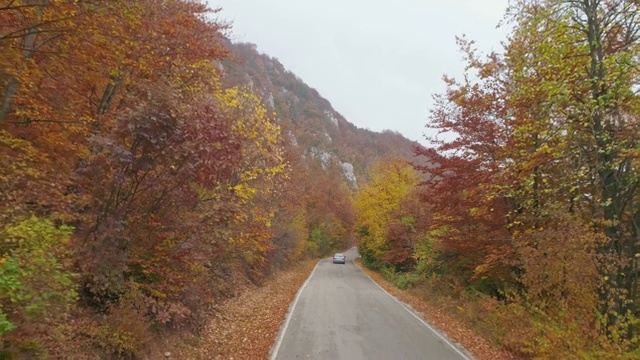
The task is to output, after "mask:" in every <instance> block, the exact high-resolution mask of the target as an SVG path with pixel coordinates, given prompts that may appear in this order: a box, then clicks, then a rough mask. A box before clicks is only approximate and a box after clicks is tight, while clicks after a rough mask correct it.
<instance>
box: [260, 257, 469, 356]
mask: <svg viewBox="0 0 640 360" xmlns="http://www.w3.org/2000/svg"><path fill="white" fill-rule="evenodd" d="M345 254H346V256H347V263H346V264H345V265H340V264H333V263H332V261H331V259H324V260H321V261H320V262H319V263H318V265H317V266H316V268H315V269H314V271H313V272H312V273H311V275H310V276H309V279H308V280H307V282H306V283H305V285H303V287H302V289H301V290H300V291H299V292H298V296H297V297H296V299H295V300H294V302H293V304H292V310H291V312H290V313H289V315H288V317H287V320H286V321H285V323H284V325H283V328H282V329H281V331H280V337H279V338H278V341H277V342H276V344H275V345H274V347H273V348H272V353H271V359H350V360H352V359H353V360H357V359H385V360H386V359H438V360H440V359H466V360H468V359H471V356H470V355H468V354H467V352H466V351H464V350H462V349H460V348H459V347H457V346H456V345H454V344H453V343H451V342H450V341H449V340H447V339H446V338H445V337H444V336H443V335H441V334H439V333H438V332H437V331H436V330H435V329H433V328H432V327H431V326H430V325H428V324H427V323H426V322H424V320H422V319H421V318H420V317H419V316H418V315H416V314H415V313H414V312H412V311H411V310H409V309H408V308H406V307H405V306H404V305H403V304H401V303H400V302H398V301H397V300H396V299H395V298H393V297H392V296H391V295H389V294H388V293H387V292H386V291H384V290H383V289H382V288H381V287H379V286H378V285H377V284H376V283H375V282H373V280H371V279H370V278H369V277H368V276H367V275H366V274H365V273H363V272H362V270H360V269H359V268H358V267H357V266H356V265H355V264H354V263H353V259H354V258H355V257H356V256H357V252H356V250H355V248H354V249H351V250H349V251H347V252H346V253H345Z"/></svg>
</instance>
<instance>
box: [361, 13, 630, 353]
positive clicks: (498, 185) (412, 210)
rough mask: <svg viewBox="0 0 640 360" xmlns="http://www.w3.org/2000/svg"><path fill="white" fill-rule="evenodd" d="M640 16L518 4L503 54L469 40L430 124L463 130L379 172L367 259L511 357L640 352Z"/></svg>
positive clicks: (364, 218) (370, 203) (364, 230)
mask: <svg viewBox="0 0 640 360" xmlns="http://www.w3.org/2000/svg"><path fill="white" fill-rule="evenodd" d="M639 14H640V8H639V5H638V2H637V1H623V0H619V1H595V0H584V1H562V0H561V1H514V2H513V3H512V8H511V9H510V11H509V13H508V15H507V19H506V20H507V21H509V23H510V24H512V25H513V30H512V31H511V33H510V36H509V39H508V41H507V42H505V52H504V53H493V54H488V55H487V56H483V55H481V54H478V53H477V51H476V50H475V46H474V44H473V42H472V41H471V40H469V39H468V38H460V39H459V45H460V48H461V52H462V54H463V56H464V59H466V61H467V62H466V64H465V65H466V69H467V72H466V73H465V76H464V78H463V79H458V80H456V79H452V78H447V79H445V80H446V83H447V86H448V90H447V91H446V93H444V94H441V95H439V96H438V97H437V103H436V106H435V107H434V108H433V110H432V112H431V117H430V122H429V124H428V125H429V126H430V127H432V128H434V129H436V130H440V131H444V132H448V133H451V134H456V136H455V137H452V138H451V139H449V141H440V142H434V145H435V148H434V149H422V150H419V151H417V153H418V155H421V156H427V157H429V158H430V159H431V160H432V161H433V162H434V163H436V164H438V165H437V166H431V167H424V166H415V167H411V166H409V165H407V164H406V163H404V162H402V161H385V162H383V163H381V164H379V165H378V167H377V170H376V171H374V172H372V173H373V174H374V176H373V179H372V181H370V182H369V184H368V185H367V186H364V187H363V188H361V190H360V192H359V193H358V195H357V197H356V202H355V203H356V207H357V209H358V212H357V214H358V216H357V218H356V228H357V233H358V248H359V251H360V254H361V255H362V258H363V263H365V264H367V265H368V266H371V267H373V268H377V269H380V270H381V271H382V272H383V273H384V274H385V275H386V276H387V278H388V279H390V280H391V281H393V282H394V283H395V284H396V285H398V286H399V287H402V288H411V287H414V288H415V289H417V290H416V291H417V292H419V293H421V294H423V296H424V297H425V298H430V299H433V298H437V297H441V298H442V299H443V300H442V301H441V302H440V304H442V306H443V307H446V308H448V309H449V310H451V312H452V313H455V314H457V315H458V316H459V317H461V318H464V319H465V320H466V321H467V322H468V323H469V324H472V325H473V326H475V327H476V328H477V329H478V330H479V331H481V332H483V333H484V334H485V336H487V337H488V338H491V339H493V340H494V341H495V342H496V343H498V344H499V345H500V346H502V347H504V348H506V349H508V350H509V351H510V352H511V353H512V354H514V355H516V356H521V357H524V358H545V359H575V358H582V359H632V358H633V359H637V358H640V352H639V350H638V349H639V348H640V191H639V190H640V173H639V172H638V161H639V160H640V152H639V150H640V95H639V92H638V90H639V89H640V87H639V86H640V85H639V84H640V82H639V79H640V18H639ZM422 174H429V176H428V177H427V178H426V180H425V178H424V177H422V178H421V177H420V176H421V175H422ZM374 209H375V210H374Z"/></svg>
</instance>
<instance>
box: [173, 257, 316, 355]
mask: <svg viewBox="0 0 640 360" xmlns="http://www.w3.org/2000/svg"><path fill="white" fill-rule="evenodd" d="M315 264H316V261H308V262H305V263H304V264H301V265H298V266H296V267H294V268H293V269H290V270H288V271H283V272H280V273H277V274H274V275H273V276H272V277H271V278H270V279H268V280H266V281H265V283H264V285H263V286H261V287H257V288H252V289H247V290H246V291H244V292H243V293H242V294H241V295H239V296H238V297H235V298H231V299H229V300H226V301H225V302H223V303H222V304H220V305H219V306H218V307H217V308H216V309H215V311H214V312H213V314H212V315H211V318H210V319H209V324H208V325H207V327H206V329H205V330H204V332H203V334H202V336H201V338H200V341H199V342H198V344H197V345H196V346H194V345H191V346H190V347H191V349H184V350H183V351H181V356H179V358H188V359H266V358H268V357H269V351H270V350H271V346H272V345H273V344H274V343H275V341H276V338H277V336H278V332H279V330H280V327H281V325H282V323H283V321H284V320H285V318H286V316H287V313H288V310H289V305H290V304H291V302H292V301H293V299H294V297H295V296H296V293H297V292H298V289H299V288H300V287H301V286H302V284H303V283H304V281H305V280H306V279H307V277H308V276H309V274H310V273H311V270H312V269H313V267H314V266H315Z"/></svg>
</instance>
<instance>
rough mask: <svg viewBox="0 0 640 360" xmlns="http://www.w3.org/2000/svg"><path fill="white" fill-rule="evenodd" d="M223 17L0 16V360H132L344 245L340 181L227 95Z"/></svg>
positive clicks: (236, 93)
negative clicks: (249, 290)
mask: <svg viewBox="0 0 640 360" xmlns="http://www.w3.org/2000/svg"><path fill="white" fill-rule="evenodd" d="M216 14H218V11H217V10H211V9H208V8H207V7H206V6H205V5H203V3H199V2H197V1H186V0H185V1H183V0H170V1H164V0H162V1H161V0H141V1H134V2H132V1H66V0H46V1H45V0H17V1H9V2H6V1H5V2H3V3H2V5H0V24H2V26H1V27H0V358H83V357H87V358H111V357H117V358H139V357H141V356H143V354H145V352H146V351H147V350H148V348H149V346H150V344H151V343H152V342H153V341H155V340H157V338H158V336H160V334H167V333H168V332H171V331H180V332H189V333H193V334H196V335H197V334H201V333H202V332H203V331H204V329H205V328H206V326H207V324H208V319H209V318H210V317H211V316H213V315H215V314H216V307H215V306H214V305H216V304H219V303H221V302H222V301H223V300H225V299H228V298H229V297H233V296H237V295H238V294H239V289H240V288H243V284H245V283H247V282H249V283H251V284H254V285H260V284H262V283H263V282H264V281H265V279H267V278H268V277H269V276H270V275H271V274H272V273H274V272H276V271H277V270H278V269H284V268H288V267H289V266H291V265H292V264H296V263H298V262H301V261H304V260H305V259H308V258H314V257H317V256H324V255H326V254H329V253H330V252H331V251H333V250H334V248H340V249H341V248H344V247H345V245H346V243H347V242H349V241H350V237H349V235H350V234H351V233H352V229H351V227H352V224H353V219H354V216H353V210H352V208H351V191H350V190H349V188H348V187H347V185H345V183H344V181H342V173H341V172H340V171H339V170H338V169H336V168H334V167H332V166H326V167H322V166H321V165H319V164H315V163H314V161H307V162H305V161H304V160H303V158H302V156H301V154H302V151H303V150H301V149H299V148H297V147H296V146H294V145H292V144H291V143H290V141H289V140H288V139H289V137H288V136H286V135H283V130H282V129H281V127H280V125H279V123H278V121H277V120H276V118H275V115H274V114H273V112H272V111H269V110H267V108H266V106H265V105H264V103H263V101H262V98H261V95H259V94H256V93H254V92H253V91H254V90H253V89H251V88H249V87H241V86H223V85H222V84H223V82H224V81H223V80H224V73H223V71H222V70H221V68H220V63H221V62H222V61H224V60H229V61H230V60H234V59H231V58H230V56H229V53H228V50H227V48H226V47H225V44H226V43H227V42H228V40H227V39H226V38H225V36H224V35H225V32H226V31H227V29H228V27H227V26H226V25H225V24H223V23H220V22H218V21H215V20H212V19H215V18H216V16H217V15H216ZM212 314H213V315H212Z"/></svg>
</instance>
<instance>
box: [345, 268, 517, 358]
mask: <svg viewBox="0 0 640 360" xmlns="http://www.w3.org/2000/svg"><path fill="white" fill-rule="evenodd" d="M356 263H357V265H358V266H359V267H360V269H362V270H363V271H364V272H365V273H366V274H367V275H369V277H370V278H371V279H372V280H373V281H375V282H376V283H377V284H378V285H380V286H381V287H382V288H383V289H385V290H386V291H387V292H389V293H390V294H391V295H393V296H395V297H396V298H397V299H398V300H400V301H402V302H403V303H404V304H405V305H408V307H410V308H411V309H412V310H414V311H416V312H417V313H419V314H421V315H422V317H423V318H424V319H425V320H426V321H427V322H428V323H430V324H431V325H432V326H435V327H436V328H438V330H439V331H440V332H441V333H443V334H445V335H446V336H447V337H448V338H449V339H452V340H454V341H455V342H457V343H459V344H461V345H462V346H463V347H464V348H465V349H466V350H467V351H469V352H470V353H471V354H473V356H474V357H475V358H476V359H479V360H482V359H490V360H511V359H515V358H516V357H514V356H513V355H512V354H510V353H508V352H506V351H504V350H501V349H499V348H496V346H494V345H493V344H491V343H490V342H489V340H487V339H485V338H483V337H482V336H480V335H479V334H478V333H477V332H476V331H474V330H473V329H471V328H470V327H469V326H466V325H465V324H464V323H463V322H462V321H460V320H458V319H456V318H455V317H454V316H453V315H451V314H448V313H445V312H443V311H441V310H440V309H439V308H438V307H437V306H435V305H433V304H430V303H428V302H427V301H425V300H424V299H421V298H419V297H417V296H415V295H413V294H410V293H408V292H407V291H403V290H400V289H398V288H397V287H395V286H394V285H393V284H391V283H389V282H388V281H387V280H386V279H385V278H384V277H383V276H382V275H381V274H379V273H377V272H375V271H372V270H369V269H367V268H366V267H364V266H362V265H361V264H360V262H359V261H356Z"/></svg>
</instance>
